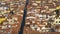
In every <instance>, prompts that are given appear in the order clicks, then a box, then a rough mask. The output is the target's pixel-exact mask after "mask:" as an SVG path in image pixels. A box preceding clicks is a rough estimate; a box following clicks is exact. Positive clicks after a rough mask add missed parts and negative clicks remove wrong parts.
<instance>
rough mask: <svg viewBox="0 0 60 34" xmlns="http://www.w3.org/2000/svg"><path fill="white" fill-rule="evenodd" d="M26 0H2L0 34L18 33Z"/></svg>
mask: <svg viewBox="0 0 60 34" xmlns="http://www.w3.org/2000/svg"><path fill="white" fill-rule="evenodd" d="M25 3H26V0H0V34H18V31H19V30H20V25H21V24H20V23H21V21H22V17H23V14H24V6H25Z"/></svg>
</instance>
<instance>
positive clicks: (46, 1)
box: [24, 0, 60, 34]
mask: <svg viewBox="0 0 60 34" xmlns="http://www.w3.org/2000/svg"><path fill="white" fill-rule="evenodd" d="M59 6H60V0H30V1H29V4H28V6H27V17H26V20H25V29H24V30H25V31H26V32H29V33H26V32H25V31H24V32H25V34H32V33H33V32H34V31H36V32H35V33H37V32H40V33H41V32H42V33H43V32H60V7H59ZM32 31H33V32H32Z"/></svg>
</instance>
